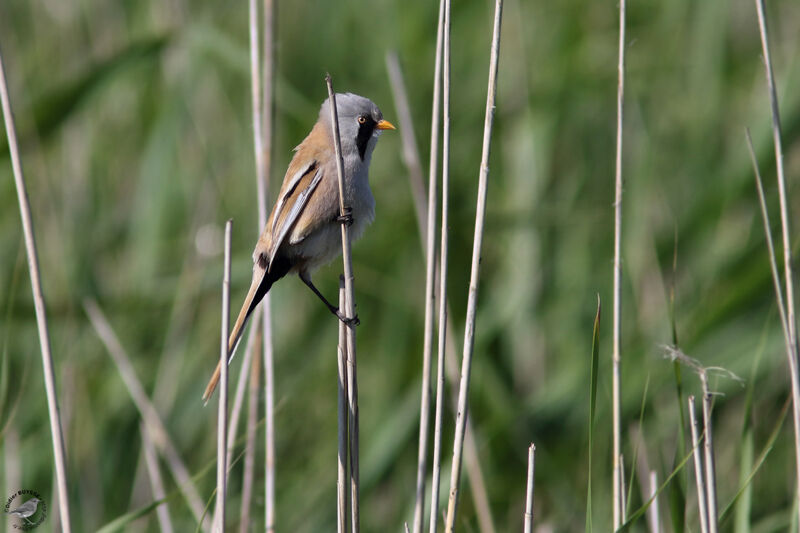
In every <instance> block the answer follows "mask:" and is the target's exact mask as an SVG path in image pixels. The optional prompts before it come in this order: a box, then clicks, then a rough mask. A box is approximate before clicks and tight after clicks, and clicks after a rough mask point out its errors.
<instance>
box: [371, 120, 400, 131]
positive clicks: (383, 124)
mask: <svg viewBox="0 0 800 533" xmlns="http://www.w3.org/2000/svg"><path fill="white" fill-rule="evenodd" d="M375 129H379V130H396V129H397V128H395V127H394V124H392V123H391V122H389V121H388V120H384V119H381V120H380V121H378V123H377V124H375Z"/></svg>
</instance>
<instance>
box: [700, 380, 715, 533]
mask: <svg viewBox="0 0 800 533" xmlns="http://www.w3.org/2000/svg"><path fill="white" fill-rule="evenodd" d="M700 379H701V381H702V383H703V432H704V433H705V449H704V452H705V467H706V508H707V510H708V532H709V533H717V478H716V472H715V467H714V441H713V439H712V438H711V433H712V432H711V392H709V390H708V375H707V374H706V373H705V372H703V373H702V374H700Z"/></svg>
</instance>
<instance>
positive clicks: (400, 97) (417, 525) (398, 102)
mask: <svg viewBox="0 0 800 533" xmlns="http://www.w3.org/2000/svg"><path fill="white" fill-rule="evenodd" d="M440 47H441V37H437V48H436V49H437V54H438V52H439V49H440ZM436 62H437V65H436V68H435V70H437V71H438V70H439V69H440V68H441V67H440V65H439V64H438V63H439V57H438V55H437V59H436ZM386 69H387V70H388V72H389V79H390V81H391V84H390V85H391V88H392V95H393V96H394V101H395V107H396V108H397V116H398V120H399V123H400V134H401V136H400V138H401V140H402V143H403V160H404V162H405V164H406V168H407V169H408V175H409V182H410V183H411V193H412V196H413V198H414V208H415V209H414V210H415V212H416V214H417V225H418V227H419V232H420V235H425V234H426V233H427V224H426V219H425V213H424V209H425V204H426V199H425V188H424V185H423V183H422V164H421V163H420V157H419V149H418V148H417V142H416V140H415V138H414V126H413V125H412V121H411V107H410V105H409V103H408V94H407V92H406V88H405V83H404V82H403V74H402V71H401V70H400V62H399V60H398V59H397V53H396V52H387V53H386ZM439 77H440V76H439V75H437V76H436V78H437V80H436V81H434V85H436V84H437V82H438V78H439ZM438 92H439V89H438V88H437V87H434V100H435V101H436V100H438ZM434 107H436V108H438V103H435V105H434ZM436 113H437V115H438V110H436ZM438 120H439V117H438V116H435V117H434V118H433V120H432V125H431V136H432V137H431V143H433V142H438V135H439V124H438ZM434 137H436V138H437V139H436V141H434ZM436 150H437V151H438V147H436ZM435 157H436V156H435V155H433V146H432V147H431V167H433V168H434V170H433V174H434V180H433V190H434V195H433V196H432V198H434V201H435V198H436V181H435V173H436V171H435V166H434V165H435V163H434V161H435ZM433 209H434V210H433V213H434V224H435V209H436V206H435V205H434V206H433ZM428 214H429V215H430V210H429V213H428ZM434 229H435V228H434ZM432 233H433V232H432ZM422 245H423V252H426V249H425V242H424V241H423V243H422ZM433 247H434V249H435V243H434V244H433ZM434 265H435V259H434V258H433V253H431V254H430V257H427V253H426V267H427V269H426V274H427V275H426V279H425V341H424V344H423V349H422V385H421V393H420V404H419V444H418V446H417V484H416V490H415V493H414V495H415V498H414V521H413V530H414V533H419V532H420V531H421V530H422V517H423V514H424V512H425V481H426V478H427V458H428V431H429V428H430V403H431V352H432V337H433V305H434V303H435V299H436V294H435V292H434V291H435V289H434V287H433V286H434V281H433V280H434V279H435V266H434ZM428 304H430V309H429V305H428ZM429 311H430V314H428V312H429Z"/></svg>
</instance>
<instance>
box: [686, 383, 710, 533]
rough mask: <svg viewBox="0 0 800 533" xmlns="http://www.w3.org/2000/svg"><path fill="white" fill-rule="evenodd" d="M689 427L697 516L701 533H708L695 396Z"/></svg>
mask: <svg viewBox="0 0 800 533" xmlns="http://www.w3.org/2000/svg"><path fill="white" fill-rule="evenodd" d="M689 425H690V426H691V430H692V455H693V457H694V479H695V481H696V483H697V514H698V515H700V516H699V517H700V533H708V507H707V505H706V484H705V479H704V475H703V458H702V455H701V452H700V437H699V435H698V431H697V416H696V415H695V410H694V396H689Z"/></svg>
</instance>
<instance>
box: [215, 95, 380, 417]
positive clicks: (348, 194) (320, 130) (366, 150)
mask: <svg viewBox="0 0 800 533" xmlns="http://www.w3.org/2000/svg"><path fill="white" fill-rule="evenodd" d="M335 101H336V111H337V113H338V118H339V135H340V139H341V154H342V160H343V163H344V166H343V168H344V205H345V207H346V210H345V214H344V215H342V214H341V213H340V208H339V185H338V173H337V167H336V152H335V147H334V140H333V130H332V128H331V125H332V121H331V108H330V98H327V99H326V100H325V101H324V102H323V103H322V106H321V107H320V110H319V118H318V119H317V122H316V123H315V124H314V126H313V128H312V129H311V132H310V133H309V134H308V136H306V138H305V139H304V140H303V142H301V143H300V144H299V145H298V146H297V147H296V148H295V149H294V150H295V154H294V157H292V160H291V162H290V163H289V168H288V169H287V170H286V175H285V176H284V178H283V184H282V185H281V188H280V191H279V192H278V196H277V200H276V202H275V205H274V206H273V208H272V212H271V213H270V215H269V218H268V219H267V224H266V226H265V227H264V228H263V230H262V232H261V236H260V237H259V239H258V242H257V243H256V246H255V250H254V251H253V278H252V281H251V282H250V288H249V290H248V291H247V296H246V297H245V299H244V303H243V304H242V307H241V310H240V311H239V315H238V317H237V318H236V322H235V323H234V325H233V328H232V330H231V332H230V337H229V338H228V364H230V361H231V360H232V359H233V355H234V353H235V351H236V347H237V345H238V343H239V340H240V339H241V336H242V333H243V332H244V327H245V325H246V324H247V321H248V319H249V318H250V316H251V314H252V313H253V311H254V310H255V308H256V306H257V305H258V303H259V302H260V301H261V300H262V299H263V298H264V295H266V294H267V292H269V290H270V288H271V287H272V284H273V283H275V282H276V281H278V280H279V279H281V278H283V277H284V276H286V275H287V274H290V273H297V274H298V275H299V277H300V279H301V280H302V281H303V283H305V284H306V285H307V286H308V287H309V288H310V289H311V290H312V291H313V292H314V294H315V295H316V296H317V297H318V298H319V299H320V300H322V302H323V303H324V304H325V306H326V307H327V308H328V309H329V310H330V311H331V312H332V313H333V314H335V315H336V316H337V317H338V318H339V319H340V320H341V321H343V322H345V323H346V324H348V325H351V324H358V317H357V316H356V317H345V316H344V314H343V313H342V312H341V311H340V310H339V309H338V308H337V307H336V306H334V305H333V304H331V303H330V302H329V301H328V300H327V298H325V296H323V295H322V293H321V292H320V291H319V290H318V289H317V288H316V287H315V286H314V284H313V283H312V281H311V274H312V272H313V271H314V270H316V269H317V268H319V267H320V266H322V265H325V264H326V263H328V262H330V261H331V260H332V259H334V258H336V257H337V256H338V255H339V254H340V253H341V252H342V230H341V224H343V223H344V224H348V225H349V226H350V239H351V241H355V240H356V239H358V238H359V237H361V235H362V234H363V232H364V230H365V229H366V227H367V226H368V225H369V224H370V223H371V222H372V220H373V219H374V218H375V199H374V198H373V196H372V190H371V189H370V187H369V179H368V173H369V165H370V161H371V160H372V152H373V150H374V149H375V145H376V143H377V141H378V137H379V136H380V135H381V133H383V132H384V131H385V130H394V129H396V128H395V127H394V125H393V124H392V123H391V122H389V121H388V120H386V119H384V118H383V114H382V113H381V110H380V109H379V108H378V106H377V105H375V103H373V102H372V100H370V99H368V98H365V97H363V96H359V95H357V94H353V93H337V94H336V96H335ZM220 370H221V368H220V364H219V363H218V364H217V368H216V370H215V371H214V374H213V375H212V377H211V380H210V381H209V382H208V385H207V386H206V389H205V392H204V393H203V401H204V402H206V403H207V402H208V399H209V398H210V397H211V395H212V394H213V393H214V389H215V388H216V386H217V382H218V381H219V374H220Z"/></svg>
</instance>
